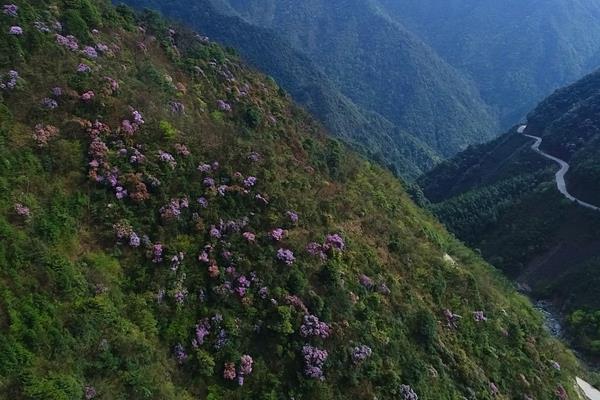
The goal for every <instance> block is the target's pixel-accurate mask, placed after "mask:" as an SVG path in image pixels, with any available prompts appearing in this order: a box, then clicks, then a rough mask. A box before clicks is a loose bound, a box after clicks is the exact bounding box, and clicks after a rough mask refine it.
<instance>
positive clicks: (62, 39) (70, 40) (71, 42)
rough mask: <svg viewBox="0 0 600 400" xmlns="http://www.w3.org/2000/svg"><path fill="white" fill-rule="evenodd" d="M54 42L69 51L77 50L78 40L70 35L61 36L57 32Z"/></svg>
mask: <svg viewBox="0 0 600 400" xmlns="http://www.w3.org/2000/svg"><path fill="white" fill-rule="evenodd" d="M56 43H58V44H59V45H60V46H63V47H65V48H66V49H68V50H71V51H77V50H78V49H79V42H78V41H77V38H76V37H75V36H72V35H69V36H63V35H60V34H58V33H57V34H56Z"/></svg>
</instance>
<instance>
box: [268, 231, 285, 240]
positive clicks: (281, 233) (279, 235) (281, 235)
mask: <svg viewBox="0 0 600 400" xmlns="http://www.w3.org/2000/svg"><path fill="white" fill-rule="evenodd" d="M286 234H287V231H284V230H283V229H281V228H277V229H273V230H272V231H271V238H273V240H276V241H280V240H282V239H283V238H284V237H285V235H286Z"/></svg>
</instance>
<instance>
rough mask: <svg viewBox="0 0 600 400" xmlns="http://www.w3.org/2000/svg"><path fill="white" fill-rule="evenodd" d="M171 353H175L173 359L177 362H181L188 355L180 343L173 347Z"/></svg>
mask: <svg viewBox="0 0 600 400" xmlns="http://www.w3.org/2000/svg"><path fill="white" fill-rule="evenodd" d="M173 354H174V355H175V359H176V360H177V362H178V363H179V364H183V363H184V362H186V361H187V359H188V355H187V353H186V352H185V348H184V347H183V345H182V344H181V343H179V344H177V345H176V346H175V348H174V349H173Z"/></svg>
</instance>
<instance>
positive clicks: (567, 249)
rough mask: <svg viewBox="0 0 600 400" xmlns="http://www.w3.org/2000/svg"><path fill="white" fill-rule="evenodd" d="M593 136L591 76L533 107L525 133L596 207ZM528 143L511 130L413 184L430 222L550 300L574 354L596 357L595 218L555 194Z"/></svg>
mask: <svg viewBox="0 0 600 400" xmlns="http://www.w3.org/2000/svg"><path fill="white" fill-rule="evenodd" d="M599 128H600V72H595V73H593V74H590V75H589V76H587V77H585V78H583V79H582V80H580V81H578V82H577V83H575V84H574V85H571V86H569V87H566V88H564V89H561V90H558V91H557V92H555V93H554V94H553V95H552V96H550V97H549V98H548V99H546V100H544V101H543V102H542V103H540V104H539V105H538V107H537V108H536V109H535V110H534V111H533V112H531V113H530V114H529V115H528V125H527V129H526V130H525V133H527V134H530V135H534V136H538V137H541V138H542V139H543V141H542V145H541V149H542V150H543V151H545V152H547V153H549V154H551V155H554V156H555V157H558V158H560V159H562V160H565V161H566V162H568V163H569V164H570V170H569V172H568V173H567V175H566V177H565V178H566V183H567V188H568V190H569V192H570V193H571V194H572V195H573V196H575V197H577V198H578V199H580V200H582V201H585V202H588V203H591V204H596V205H600V196H599V195H598V193H600V174H599V173H598V170H599V168H600V164H599V163H598V159H599V156H600V145H599V143H600V129H599ZM533 142H534V141H533V140H532V139H530V138H528V137H525V136H523V135H520V134H518V133H517V131H516V129H513V130H511V131H510V132H509V133H507V134H506V135H503V136H502V137H500V138H498V139H496V140H495V141H492V142H490V143H488V144H485V145H481V146H476V147H473V148H470V149H468V150H467V151H465V152H463V153H461V154H459V155H458V156H457V157H455V158H453V159H451V160H449V161H447V162H444V163H443V164H442V165H440V166H439V167H437V168H435V169H434V170H433V171H431V172H430V173H428V174H427V175H425V176H424V177H422V178H420V180H419V183H420V185H421V187H422V188H423V191H424V194H425V196H426V197H427V198H428V199H429V200H430V201H431V202H433V206H432V208H433V210H434V212H435V214H436V215H438V216H439V217H440V218H441V219H442V221H444V222H446V223H447V224H448V226H449V227H450V228H451V230H453V231H454V232H455V233H456V234H457V235H458V236H459V237H460V238H462V239H463V240H465V241H467V242H468V243H469V244H471V245H473V246H476V247H478V248H480V249H481V250H482V252H483V254H484V255H485V256H486V257H487V258H488V260H490V261H491V262H492V263H493V264H494V265H496V266H498V267H499V268H501V269H502V270H504V271H505V272H507V273H508V274H509V275H510V276H511V277H513V278H516V279H518V280H520V281H522V282H525V283H528V284H529V285H531V286H532V287H533V288H534V291H535V294H536V295H538V296H542V297H550V298H554V299H556V300H557V301H558V303H559V304H560V305H562V306H563V308H564V311H565V313H566V314H568V315H570V317H569V321H570V322H572V324H571V328H572V329H571V333H572V335H573V336H574V338H575V340H576V342H577V344H578V345H579V346H580V347H581V348H582V349H584V350H586V351H587V352H588V353H589V354H594V355H597V354H598V351H599V350H600V346H599V345H598V343H599V342H598V339H600V336H599V335H598V330H597V323H596V322H592V321H595V317H594V318H592V317H591V315H595V312H596V309H597V303H596V300H595V298H597V295H598V289H597V287H596V286H594V285H593V284H592V282H596V278H594V276H596V275H597V269H596V268H597V267H598V265H599V264H598V257H599V256H600V212H598V211H593V210H589V209H587V208H584V207H581V206H579V205H577V204H575V203H573V202H571V201H569V200H567V199H565V198H564V197H563V196H562V195H561V194H560V193H559V192H558V190H557V187H556V183H555V181H554V179H555V177H554V173H555V172H556V171H557V170H558V165H557V164H556V163H554V162H552V161H550V160H547V159H545V158H543V157H541V156H540V155H539V154H538V153H535V152H533V151H532V150H531V148H530V147H531V145H532V144H533ZM584 287H585V288H586V289H585V290H584V289H583V288H584ZM578 310H580V311H578ZM576 312H577V314H575V313H576ZM582 313H583V314H584V315H585V314H586V313H589V314H590V315H586V316H585V318H584V317H582V316H581V315H582ZM574 315H577V316H578V317H574ZM573 318H575V319H573ZM582 320H584V322H581V321H582Z"/></svg>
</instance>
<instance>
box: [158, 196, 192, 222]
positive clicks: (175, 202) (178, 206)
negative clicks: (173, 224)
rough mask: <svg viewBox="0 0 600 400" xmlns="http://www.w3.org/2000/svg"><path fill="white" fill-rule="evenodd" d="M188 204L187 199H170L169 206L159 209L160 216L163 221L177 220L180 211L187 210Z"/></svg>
mask: <svg viewBox="0 0 600 400" xmlns="http://www.w3.org/2000/svg"><path fill="white" fill-rule="evenodd" d="M188 207H189V202H188V199H187V198H181V199H171V201H170V202H169V204H167V205H165V206H163V207H161V209H160V210H159V212H160V216H161V217H162V218H163V219H164V220H172V219H176V218H179V216H180V215H181V211H182V209H185V208H188Z"/></svg>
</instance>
